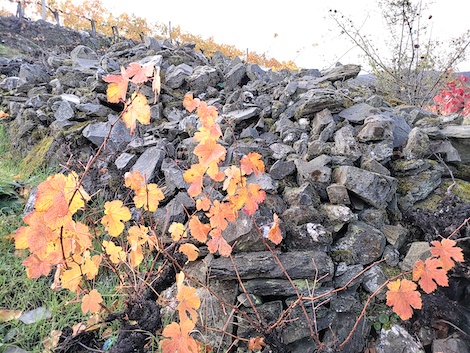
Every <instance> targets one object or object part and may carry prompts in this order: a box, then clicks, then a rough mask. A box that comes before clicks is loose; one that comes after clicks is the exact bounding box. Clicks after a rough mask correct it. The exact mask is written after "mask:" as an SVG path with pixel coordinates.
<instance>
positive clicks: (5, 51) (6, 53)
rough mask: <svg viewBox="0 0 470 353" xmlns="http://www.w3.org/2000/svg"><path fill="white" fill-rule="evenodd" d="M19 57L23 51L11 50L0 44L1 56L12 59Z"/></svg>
mask: <svg viewBox="0 0 470 353" xmlns="http://www.w3.org/2000/svg"><path fill="white" fill-rule="evenodd" d="M17 55H21V51H19V50H18V49H15V48H10V47H7V46H5V45H3V44H0V56H2V57H4V58H12V57H14V56H17Z"/></svg>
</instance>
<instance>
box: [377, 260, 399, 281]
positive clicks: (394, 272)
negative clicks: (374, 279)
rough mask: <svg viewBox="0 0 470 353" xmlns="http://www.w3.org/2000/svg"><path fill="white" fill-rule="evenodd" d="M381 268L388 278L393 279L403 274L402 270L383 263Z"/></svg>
mask: <svg viewBox="0 0 470 353" xmlns="http://www.w3.org/2000/svg"><path fill="white" fill-rule="evenodd" d="M380 268H381V269H382V271H383V273H384V274H385V276H387V278H393V277H395V276H398V275H399V274H400V273H401V270H400V269H399V268H398V267H392V266H389V265H387V264H385V263H381V264H380Z"/></svg>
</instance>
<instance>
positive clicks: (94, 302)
mask: <svg viewBox="0 0 470 353" xmlns="http://www.w3.org/2000/svg"><path fill="white" fill-rule="evenodd" d="M102 302H103V297H102V296H101V294H100V293H99V292H98V291H97V290H96V289H93V290H92V291H90V293H88V294H85V295H84V296H83V298H82V312H83V313H84V314H86V313H87V312H91V313H97V312H99V311H100V309H101V306H100V303H102Z"/></svg>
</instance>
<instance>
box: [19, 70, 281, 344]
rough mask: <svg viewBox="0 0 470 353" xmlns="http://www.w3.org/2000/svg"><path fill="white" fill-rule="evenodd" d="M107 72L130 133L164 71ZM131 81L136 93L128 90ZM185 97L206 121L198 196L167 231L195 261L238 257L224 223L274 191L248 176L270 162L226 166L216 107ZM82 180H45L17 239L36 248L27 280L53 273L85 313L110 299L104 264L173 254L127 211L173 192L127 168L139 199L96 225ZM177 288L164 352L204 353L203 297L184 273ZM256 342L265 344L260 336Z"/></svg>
mask: <svg viewBox="0 0 470 353" xmlns="http://www.w3.org/2000/svg"><path fill="white" fill-rule="evenodd" d="M103 79H104V81H106V82H108V83H109V86H108V89H107V96H108V100H109V101H110V102H114V103H117V102H121V103H123V104H124V109H123V111H122V113H121V115H120V118H121V119H122V120H123V121H124V123H125V124H126V126H127V127H128V128H129V133H130V134H131V135H132V134H133V132H134V129H135V128H136V124H137V122H139V123H141V124H149V120H150V107H149V104H148V101H147V98H146V97H145V96H144V95H143V94H142V93H141V92H140V88H141V87H142V86H143V85H144V84H146V83H147V82H149V81H152V82H151V84H152V89H153V91H154V94H155V100H156V99H157V97H158V95H159V93H160V77H159V70H158V69H156V68H155V67H154V66H153V64H152V63H150V64H145V65H141V64H138V63H132V64H130V65H129V66H128V67H127V68H124V67H122V68H121V72H120V74H115V75H108V76H106V77H104V78H103ZM130 82H132V83H133V84H134V85H136V87H137V90H136V92H133V93H131V94H130V97H128V92H127V91H128V88H129V83H130ZM183 104H184V106H185V107H186V108H187V110H188V111H189V112H190V113H191V112H193V111H194V112H196V113H197V116H198V118H199V121H200V127H199V129H198V131H196V132H195V134H194V140H195V141H197V142H198V145H197V146H196V148H195V149H194V154H195V155H196V156H197V158H198V163H196V164H194V165H192V166H191V167H190V168H189V169H188V170H186V172H185V173H184V180H185V181H186V182H187V183H188V194H189V195H190V196H191V197H193V198H194V199H195V201H196V211H195V213H194V214H191V215H188V218H189V219H188V222H187V223H186V224H183V223H177V222H174V223H172V224H171V225H169V227H168V233H169V235H170V236H171V239H172V241H173V244H169V246H172V247H173V246H174V245H176V246H177V250H178V251H180V252H181V253H183V254H185V255H186V257H187V259H188V261H194V260H196V259H197V258H198V255H199V246H200V245H201V244H206V245H207V247H208V249H209V251H210V252H211V253H216V252H218V253H219V254H220V255H222V256H230V254H231V251H232V248H231V246H230V245H229V244H228V243H227V241H226V240H225V239H224V230H225V229H226V228H227V226H228V224H229V223H231V222H233V221H235V220H236V218H237V217H238V213H239V212H245V213H247V214H248V215H250V216H253V215H254V213H255V212H256V211H257V209H258V206H259V204H260V203H262V202H263V201H264V200H265V198H266V194H265V192H264V191H263V190H261V188H260V186H259V185H257V184H250V183H248V181H247V176H249V175H251V174H254V175H255V176H257V175H260V174H261V173H263V172H264V163H263V161H262V158H261V155H259V154H257V153H249V154H248V155H245V156H242V157H241V158H240V160H239V161H238V162H237V163H236V164H234V165H231V166H229V167H224V168H221V166H220V164H221V162H222V161H224V159H225V156H226V153H227V151H226V149H225V148H224V147H223V146H222V145H221V144H220V143H219V141H218V140H219V138H220V137H221V135H222V134H221V128H220V126H219V125H218V123H217V121H218V119H219V116H218V112H217V109H216V108H215V107H213V106H208V105H207V104H206V103H205V102H202V101H200V100H199V99H197V98H193V97H192V95H191V94H188V95H186V96H185V98H184V102H183ZM83 177H84V175H82V176H79V175H78V174H77V173H75V172H70V173H68V174H67V175H65V174H55V175H52V176H50V177H49V178H48V179H47V180H46V181H44V182H42V183H41V184H39V186H38V191H37V195H36V200H35V203H34V210H33V211H32V212H31V213H29V214H28V215H27V216H26V217H24V222H25V226H23V227H21V228H19V229H18V230H17V231H16V234H15V246H16V248H17V249H27V250H28V251H29V256H28V257H27V258H26V259H25V260H24V261H23V265H24V266H25V267H26V273H27V275H28V277H30V278H38V277H40V276H47V275H49V273H51V271H53V270H54V271H55V276H54V279H55V280H54V284H53V286H52V288H53V289H55V290H57V289H59V288H65V289H68V290H70V291H72V292H76V293H77V296H79V297H81V308H82V311H83V312H84V313H87V312H91V313H99V312H101V311H102V307H104V306H105V303H104V301H103V298H102V296H101V294H100V293H99V292H98V290H97V289H96V288H95V287H94V279H95V278H96V276H97V275H98V274H99V272H100V269H101V268H103V267H107V268H109V269H111V270H112V271H113V272H115V273H116V275H118V276H119V278H125V276H124V277H122V276H121V274H120V272H121V271H124V272H126V271H131V273H132V272H139V271H140V269H139V266H140V265H141V264H142V262H143V260H144V258H145V257H146V256H152V255H151V254H152V251H158V252H165V251H166V250H164V248H165V246H168V244H165V242H164V241H163V237H162V236H163V234H162V235H157V232H156V229H155V225H154V224H152V222H147V221H145V217H142V218H141V219H133V217H132V213H131V210H130V208H129V207H135V208H136V209H139V210H140V211H141V214H145V213H146V212H147V213H153V212H155V211H156V210H157V209H158V207H159V205H160V203H161V202H162V201H163V200H164V198H165V196H164V193H163V190H162V189H161V188H160V187H159V186H158V185H157V184H154V183H149V181H148V180H147V178H146V176H145V175H142V174H141V173H140V172H138V171H136V170H134V171H131V172H127V173H126V174H125V175H124V180H123V183H124V184H125V185H126V187H127V188H129V190H130V195H131V197H132V203H131V204H124V202H123V201H121V200H111V201H107V202H105V203H104V207H103V210H102V212H103V215H102V217H101V218H100V219H99V220H97V221H92V222H91V223H90V222H89V220H90V218H88V222H87V221H83V220H79V218H80V217H79V216H80V215H83V214H87V213H88V212H89V211H90V210H88V209H87V205H88V203H89V201H90V200H91V197H90V195H89V194H88V193H87V192H86V191H85V190H84V188H83V187H82V181H83ZM216 184H217V185H216ZM218 185H220V187H219V186H218ZM214 188H220V189H221V190H223V191H224V192H225V193H226V195H225V197H224V198H223V199H213V197H212V196H211V191H212V190H213V189H214ZM85 219H86V218H85ZM268 233H269V236H268V238H269V239H270V240H271V241H272V242H273V243H274V244H279V243H280V242H281V241H282V233H281V230H280V228H279V218H278V217H277V215H274V220H273V222H272V225H271V228H270V231H269V232H268ZM123 264H125V265H126V266H124V267H123V266H122V265H123ZM126 269H129V270H126ZM145 270H146V269H145V268H144V270H143V271H145ZM177 287H178V292H177V296H176V301H177V302H178V305H177V311H178V316H179V322H173V323H170V324H169V325H167V326H166V327H165V328H164V330H163V332H162V336H163V337H164V339H163V340H162V341H161V349H162V352H163V353H170V352H181V353H183V352H193V353H196V352H199V348H200V343H199V342H197V341H196V340H195V339H193V338H192V337H191V336H190V333H191V332H192V331H193V329H194V328H195V326H196V324H197V321H198V314H197V310H198V308H199V306H200V299H199V297H198V296H197V294H196V289H195V288H192V287H189V286H186V285H185V284H184V274H183V273H180V274H178V276H177ZM253 344H254V346H255V347H259V346H260V345H261V344H262V341H256V342H255V343H253Z"/></svg>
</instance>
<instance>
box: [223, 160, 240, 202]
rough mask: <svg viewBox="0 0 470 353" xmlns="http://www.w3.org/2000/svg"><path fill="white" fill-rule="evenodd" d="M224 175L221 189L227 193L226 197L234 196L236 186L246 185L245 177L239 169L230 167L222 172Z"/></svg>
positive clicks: (233, 166)
mask: <svg viewBox="0 0 470 353" xmlns="http://www.w3.org/2000/svg"><path fill="white" fill-rule="evenodd" d="M224 173H225V175H226V177H225V180H224V184H223V186H222V188H223V189H224V190H225V191H227V194H228V195H235V192H236V191H237V189H238V186H239V185H240V186H243V185H246V177H244V176H243V175H244V174H245V173H244V172H242V170H241V169H240V168H238V167H237V166H235V165H232V166H230V167H228V168H227V169H225V170H224Z"/></svg>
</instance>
